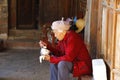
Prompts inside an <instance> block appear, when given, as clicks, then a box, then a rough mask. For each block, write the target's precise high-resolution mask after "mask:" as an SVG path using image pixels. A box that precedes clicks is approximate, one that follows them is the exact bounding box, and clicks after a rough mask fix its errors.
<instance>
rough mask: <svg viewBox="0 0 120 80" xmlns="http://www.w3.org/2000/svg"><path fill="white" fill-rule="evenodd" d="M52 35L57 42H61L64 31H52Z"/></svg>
mask: <svg viewBox="0 0 120 80" xmlns="http://www.w3.org/2000/svg"><path fill="white" fill-rule="evenodd" d="M53 33H54V35H55V37H56V38H57V39H58V40H59V41H61V40H63V38H64V36H65V33H66V31H57V30H53Z"/></svg>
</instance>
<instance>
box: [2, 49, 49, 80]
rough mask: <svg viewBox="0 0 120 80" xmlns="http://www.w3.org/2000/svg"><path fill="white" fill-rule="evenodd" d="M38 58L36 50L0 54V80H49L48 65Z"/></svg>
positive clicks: (9, 51) (10, 51) (8, 51)
mask: <svg viewBox="0 0 120 80" xmlns="http://www.w3.org/2000/svg"><path fill="white" fill-rule="evenodd" d="M38 57H39V50H38V49H34V50H17V49H15V50H7V51H5V52H0V80H49V63H48V62H46V61H44V62H43V63H42V64H40V63H39V59H38Z"/></svg>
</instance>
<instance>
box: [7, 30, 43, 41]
mask: <svg viewBox="0 0 120 80" xmlns="http://www.w3.org/2000/svg"><path fill="white" fill-rule="evenodd" d="M42 37H44V35H43V34H42V32H41V31H40V30H17V29H11V30H9V38H12V39H33V40H39V39H40V38H42Z"/></svg>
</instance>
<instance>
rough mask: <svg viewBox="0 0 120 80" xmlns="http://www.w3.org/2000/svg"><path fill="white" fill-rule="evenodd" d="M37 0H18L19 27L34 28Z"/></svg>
mask: <svg viewBox="0 0 120 80" xmlns="http://www.w3.org/2000/svg"><path fill="white" fill-rule="evenodd" d="M35 1H37V0H17V29H34V28H35V23H36V22H35V21H36V18H37V16H36V13H37V12H36V11H37V10H36V5H37V4H35Z"/></svg>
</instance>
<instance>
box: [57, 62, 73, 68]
mask: <svg viewBox="0 0 120 80" xmlns="http://www.w3.org/2000/svg"><path fill="white" fill-rule="evenodd" d="M70 66H72V63H71V62H68V61H60V62H59V63H58V69H63V70H64V69H66V68H67V69H69V68H70Z"/></svg>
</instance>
